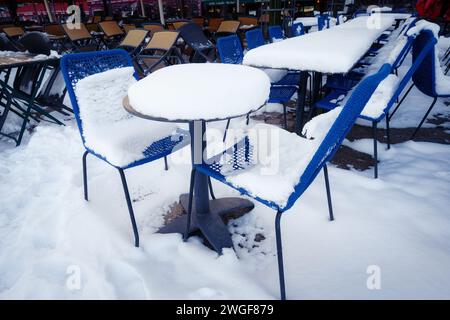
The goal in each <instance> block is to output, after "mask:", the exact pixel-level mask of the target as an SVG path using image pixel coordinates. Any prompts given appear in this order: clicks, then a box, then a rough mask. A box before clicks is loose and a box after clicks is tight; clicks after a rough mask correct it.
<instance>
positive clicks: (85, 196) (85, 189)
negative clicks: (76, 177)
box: [83, 151, 89, 201]
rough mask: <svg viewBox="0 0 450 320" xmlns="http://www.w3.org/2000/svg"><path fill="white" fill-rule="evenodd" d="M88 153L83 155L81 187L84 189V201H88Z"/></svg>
mask: <svg viewBox="0 0 450 320" xmlns="http://www.w3.org/2000/svg"><path fill="white" fill-rule="evenodd" d="M88 154H89V152H87V151H85V152H84V154H83V187H84V200H86V201H88V200H89V197H88V183H87V164H86V157H87V155H88Z"/></svg>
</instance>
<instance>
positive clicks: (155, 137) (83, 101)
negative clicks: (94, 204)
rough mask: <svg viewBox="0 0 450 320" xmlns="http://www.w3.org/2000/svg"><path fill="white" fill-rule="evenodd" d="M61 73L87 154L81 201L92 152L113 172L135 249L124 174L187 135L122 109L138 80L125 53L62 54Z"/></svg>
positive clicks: (163, 154) (183, 140) (162, 153)
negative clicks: (118, 176)
mask: <svg viewBox="0 0 450 320" xmlns="http://www.w3.org/2000/svg"><path fill="white" fill-rule="evenodd" d="M61 69H62V72H63V75H64V80H65V83H66V86H67V89H68V92H69V96H70V100H71V102H72V106H73V111H74V113H75V118H76V121H77V125H78V129H79V131H80V135H81V140H82V142H83V145H84V147H85V150H86V151H85V152H84V154H83V158H82V159H83V161H82V162H83V185H84V198H85V200H86V201H87V200H88V181H87V179H88V178H87V163H86V160H87V159H86V157H87V155H88V154H91V155H93V156H94V157H96V158H98V159H100V160H103V161H105V162H106V163H108V164H110V165H111V166H113V167H114V168H116V169H117V170H118V172H119V175H120V178H121V181H122V186H123V190H124V194H125V200H126V203H127V207H128V212H129V215H130V219H131V224H132V227H133V232H134V237H135V246H136V247H138V246H139V233H138V229H137V224H136V220H135V217H134V211H133V205H132V199H131V197H130V192H129V189H128V185H127V181H126V178H125V172H124V171H125V170H126V169H129V168H133V167H136V166H140V165H143V164H146V163H148V162H152V161H156V160H159V159H163V158H164V160H166V156H168V155H169V154H171V153H172V151H173V150H174V148H175V149H176V148H179V147H182V146H184V145H186V144H187V143H188V137H187V135H186V133H185V132H184V131H182V130H179V129H178V128H177V126H175V125H172V124H167V123H164V124H162V123H158V122H154V123H150V122H149V121H144V120H142V119H138V118H136V117H131V116H130V115H129V114H128V113H127V112H126V111H125V110H124V109H123V107H122V100H123V97H124V96H126V94H127V90H128V87H129V86H130V85H131V84H132V83H134V82H136V76H137V74H136V72H135V70H134V67H133V62H132V60H131V58H130V56H129V55H128V53H127V52H126V51H124V50H121V49H115V50H108V51H98V52H88V53H77V54H66V55H64V56H63V58H62V59H61ZM165 163H166V169H167V162H166V161H165Z"/></svg>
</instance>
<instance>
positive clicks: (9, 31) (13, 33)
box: [3, 27, 25, 41]
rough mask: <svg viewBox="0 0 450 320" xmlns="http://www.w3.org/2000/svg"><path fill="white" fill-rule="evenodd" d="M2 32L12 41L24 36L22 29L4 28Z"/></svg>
mask: <svg viewBox="0 0 450 320" xmlns="http://www.w3.org/2000/svg"><path fill="white" fill-rule="evenodd" d="M3 32H4V33H5V34H6V35H7V36H8V38H10V39H11V40H13V41H15V40H17V39H19V38H20V37H21V36H23V35H24V34H25V31H24V30H23V28H22V27H6V28H3Z"/></svg>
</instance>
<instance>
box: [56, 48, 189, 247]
mask: <svg viewBox="0 0 450 320" xmlns="http://www.w3.org/2000/svg"><path fill="white" fill-rule="evenodd" d="M124 67H133V62H132V60H131V57H130V56H129V54H128V53H127V52H126V51H125V50H122V49H116V50H108V51H98V52H88V53H79V54H66V55H64V56H63V57H62V59H61V70H62V73H63V75H64V80H65V83H66V86H67V91H68V92H69V96H70V101H71V102H72V107H73V111H74V114H75V119H76V121H77V125H78V129H79V131H80V134H81V140H82V142H83V145H84V147H85V150H86V151H85V152H84V154H83V161H82V162H83V185H84V198H85V200H86V201H87V200H88V186H87V167H86V157H87V155H88V154H91V155H93V156H94V157H96V158H98V159H100V160H103V161H105V162H106V163H108V164H110V165H111V166H113V167H114V168H116V169H117V170H118V171H119V174H120V178H121V181H122V186H123V190H124V193H125V200H126V202H127V206H128V211H129V215H130V219H131V224H132V227H133V232H134V237H135V246H136V247H138V246H139V233H138V230H137V226H136V220H135V218H134V211H133V206H132V201H131V197H130V194H129V191H128V186H127V182H126V179H125V173H124V170H126V169H129V168H133V167H136V166H140V165H142V164H145V163H148V162H152V161H155V160H158V159H161V158H164V160H165V165H166V170H167V161H166V156H168V155H169V154H171V153H172V150H173V149H174V148H179V147H181V146H184V145H186V144H188V143H189V139H188V135H187V134H186V133H185V132H184V131H180V130H178V131H177V133H176V134H172V135H169V136H167V137H165V138H163V139H160V138H157V139H152V137H147V138H146V139H148V142H149V144H148V147H147V148H146V149H145V150H144V151H143V152H142V156H141V157H140V158H139V159H136V160H133V161H131V162H129V163H126V162H120V161H117V160H114V161H113V160H111V158H112V157H110V155H109V154H107V152H105V151H102V152H100V151H98V150H95V149H93V148H92V147H90V146H88V144H87V143H86V135H85V134H86V132H87V131H88V128H86V127H85V124H84V122H86V121H83V118H82V117H81V116H80V106H79V104H78V98H77V94H76V91H75V86H76V85H77V83H79V81H80V80H82V79H84V78H86V77H88V76H91V75H95V74H98V73H101V72H106V71H108V70H112V69H116V68H124ZM134 77H135V78H136V79H137V73H136V72H135V73H134ZM125 94H126V93H125ZM121 103H122V102H121V101H119V102H118V104H119V105H120V106H121ZM111 107H112V106H110V105H105V110H107V109H108V108H111ZM97 108H98V106H97ZM85 112H86V111H85ZM102 121H104V120H102ZM130 125H131V124H130ZM148 126H151V123H150V121H148ZM127 135H128V136H129V137H130V138H136V136H133V133H131V134H130V133H128V132H126V131H124V132H123V135H122V136H123V137H124V136H125V137H128V136H127ZM106 140H107V141H104V143H108V142H110V141H113V140H114V138H113V137H110V138H108V139H106ZM134 141H136V139H135V140H134Z"/></svg>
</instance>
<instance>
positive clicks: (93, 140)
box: [75, 67, 177, 167]
mask: <svg viewBox="0 0 450 320" xmlns="http://www.w3.org/2000/svg"><path fill="white" fill-rule="evenodd" d="M135 82H136V79H135V78H134V68H133V67H124V68H117V69H112V70H108V71H105V72H102V73H97V74H94V75H91V76H88V77H86V78H84V79H82V80H80V81H79V82H78V83H77V85H76V87H75V95H76V97H77V100H78V106H79V110H80V119H81V122H82V126H83V137H84V141H85V145H86V147H87V148H89V149H91V150H95V152H96V153H97V154H99V155H100V156H102V157H103V158H104V159H105V160H106V161H108V162H109V163H110V164H112V165H114V166H116V167H126V166H128V165H130V164H132V163H133V162H136V161H138V160H141V159H142V158H145V151H146V150H147V149H148V147H149V146H151V145H152V144H153V143H154V142H156V141H158V140H160V139H162V138H164V137H167V136H171V135H172V134H173V133H175V132H176V130H177V126H176V125H175V124H166V123H161V122H156V121H155V122H151V123H149V121H148V120H144V119H140V118H137V117H134V116H132V115H131V114H130V113H128V112H127V111H126V110H125V109H124V108H123V105H122V101H123V98H124V97H125V96H126V95H127V92H128V88H129V87H130V86H131V85H132V84H133V83H135Z"/></svg>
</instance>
